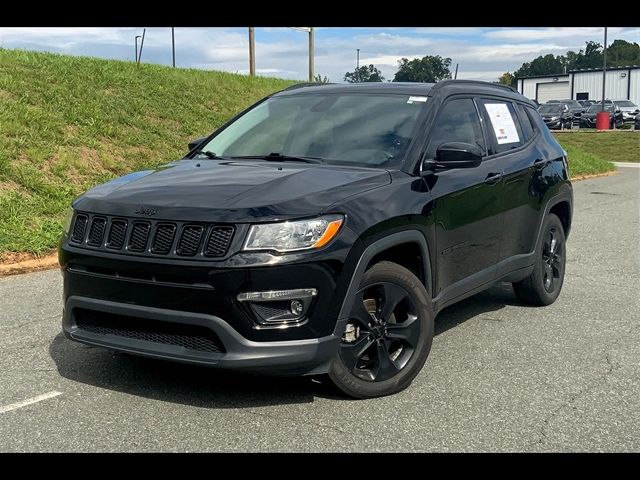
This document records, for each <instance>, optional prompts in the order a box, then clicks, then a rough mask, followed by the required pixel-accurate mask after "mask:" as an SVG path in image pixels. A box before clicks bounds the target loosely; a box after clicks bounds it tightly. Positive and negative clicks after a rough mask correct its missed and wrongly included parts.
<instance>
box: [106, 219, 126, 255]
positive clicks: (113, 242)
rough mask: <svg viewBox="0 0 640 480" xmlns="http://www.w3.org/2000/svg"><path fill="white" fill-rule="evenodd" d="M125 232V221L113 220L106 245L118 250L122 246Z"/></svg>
mask: <svg viewBox="0 0 640 480" xmlns="http://www.w3.org/2000/svg"><path fill="white" fill-rule="evenodd" d="M126 234H127V222H126V221H125V220H117V219H116V220H113V221H112V222H111V228H110V229H109V235H108V236H107V244H106V247H107V248H110V249H112V250H120V249H121V248H122V247H123V246H124V238H125V236H126Z"/></svg>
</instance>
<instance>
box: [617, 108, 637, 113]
mask: <svg viewBox="0 0 640 480" xmlns="http://www.w3.org/2000/svg"><path fill="white" fill-rule="evenodd" d="M618 108H619V109H620V111H622V112H627V113H635V112H637V111H638V107H618Z"/></svg>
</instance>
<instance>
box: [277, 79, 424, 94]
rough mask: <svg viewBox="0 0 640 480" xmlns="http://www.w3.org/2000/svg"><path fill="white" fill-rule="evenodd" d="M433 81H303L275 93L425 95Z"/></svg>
mask: <svg viewBox="0 0 640 480" xmlns="http://www.w3.org/2000/svg"><path fill="white" fill-rule="evenodd" d="M434 85H435V84H434V83H417V82H416V83H411V82H362V83H303V84H299V83H297V84H295V85H292V86H291V87H289V88H286V89H284V90H282V91H280V92H278V93H276V94H275V95H277V96H285V95H287V96H288V95H298V94H307V93H343V92H358V93H368V92H371V93H397V94H400V95H403V94H405V95H427V94H428V93H429V92H430V91H431V89H432V88H433V86H434Z"/></svg>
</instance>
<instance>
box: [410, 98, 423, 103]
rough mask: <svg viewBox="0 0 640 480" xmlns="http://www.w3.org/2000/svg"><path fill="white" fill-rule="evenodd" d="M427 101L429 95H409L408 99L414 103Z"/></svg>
mask: <svg viewBox="0 0 640 480" xmlns="http://www.w3.org/2000/svg"><path fill="white" fill-rule="evenodd" d="M426 101H427V97H409V100H407V103H414V102H422V103H424V102H426Z"/></svg>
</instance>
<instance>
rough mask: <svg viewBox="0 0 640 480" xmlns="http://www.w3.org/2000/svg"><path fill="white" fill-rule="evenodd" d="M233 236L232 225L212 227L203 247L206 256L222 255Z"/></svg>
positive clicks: (224, 253)
mask: <svg viewBox="0 0 640 480" xmlns="http://www.w3.org/2000/svg"><path fill="white" fill-rule="evenodd" d="M232 237H233V227H213V228H212V229H211V233H210V234H209V238H208V239H207V244H206V245H205V247H204V254H205V256H206V257H224V256H225V255H226V253H227V250H228V249H229V243H231V238H232Z"/></svg>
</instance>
